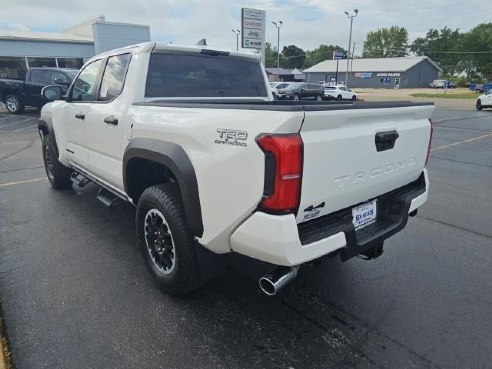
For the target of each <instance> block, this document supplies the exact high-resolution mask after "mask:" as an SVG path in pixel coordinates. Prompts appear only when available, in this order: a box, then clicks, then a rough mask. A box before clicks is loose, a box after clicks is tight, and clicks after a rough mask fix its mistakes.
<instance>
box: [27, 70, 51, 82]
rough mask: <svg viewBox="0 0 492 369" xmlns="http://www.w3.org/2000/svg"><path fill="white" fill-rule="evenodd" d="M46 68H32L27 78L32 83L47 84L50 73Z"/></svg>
mask: <svg viewBox="0 0 492 369" xmlns="http://www.w3.org/2000/svg"><path fill="white" fill-rule="evenodd" d="M49 73H50V72H49V71H48V70H41V69H34V70H32V71H31V78H30V79H29V80H30V81H31V82H32V83H43V84H46V85H48V84H49V83H50V75H49Z"/></svg>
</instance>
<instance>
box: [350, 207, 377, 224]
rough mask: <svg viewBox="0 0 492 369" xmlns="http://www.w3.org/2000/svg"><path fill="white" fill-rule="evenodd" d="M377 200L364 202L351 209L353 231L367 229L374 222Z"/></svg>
mask: <svg viewBox="0 0 492 369" xmlns="http://www.w3.org/2000/svg"><path fill="white" fill-rule="evenodd" d="M376 215H377V200H376V199H374V200H372V201H369V202H366V203H364V204H361V205H357V206H355V207H353V208H352V224H353V225H354V228H355V230H356V231H357V230H359V229H362V228H364V227H367V226H368V225H370V224H373V223H374V222H375V221H376Z"/></svg>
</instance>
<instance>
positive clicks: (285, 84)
mask: <svg viewBox="0 0 492 369" xmlns="http://www.w3.org/2000/svg"><path fill="white" fill-rule="evenodd" d="M289 84H290V83H289V82H270V88H271V90H272V95H273V98H274V99H276V98H277V97H278V90H283V89H286V88H287V87H289Z"/></svg>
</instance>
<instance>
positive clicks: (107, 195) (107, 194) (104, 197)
mask: <svg viewBox="0 0 492 369" xmlns="http://www.w3.org/2000/svg"><path fill="white" fill-rule="evenodd" d="M97 199H98V200H99V201H101V202H102V203H103V204H104V205H106V206H107V207H113V206H114V205H115V204H116V202H117V201H118V200H120V197H119V196H118V195H116V194H115V193H114V192H112V191H109V190H108V189H106V188H104V187H101V188H100V189H99V192H98V193H97Z"/></svg>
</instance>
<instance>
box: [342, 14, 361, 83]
mask: <svg viewBox="0 0 492 369" xmlns="http://www.w3.org/2000/svg"><path fill="white" fill-rule="evenodd" d="M344 13H345V15H346V16H347V18H350V36H349V44H348V48H347V53H348V55H347V73H346V74H345V86H346V87H348V74H349V64H350V48H351V46H352V25H353V23H354V18H355V17H357V14H358V13H359V9H354V13H355V14H354V15H351V14H350V13H349V12H344Z"/></svg>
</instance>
